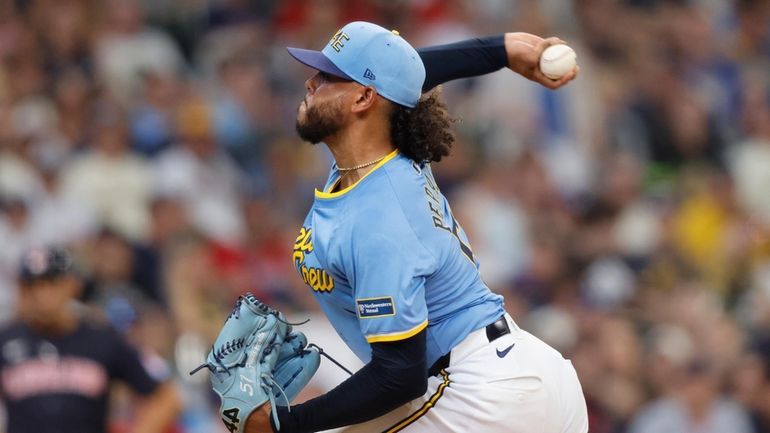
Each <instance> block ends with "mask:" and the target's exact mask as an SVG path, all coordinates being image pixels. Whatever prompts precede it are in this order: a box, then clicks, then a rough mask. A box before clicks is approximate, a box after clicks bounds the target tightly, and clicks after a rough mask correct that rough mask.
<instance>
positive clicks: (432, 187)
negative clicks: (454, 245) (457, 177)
mask: <svg viewBox="0 0 770 433" xmlns="http://www.w3.org/2000/svg"><path fill="white" fill-rule="evenodd" d="M425 195H427V196H428V209H429V210H430V213H431V215H432V217H433V225H434V226H435V227H436V228H439V229H441V230H446V231H448V232H449V233H452V234H453V235H454V236H455V237H456V238H457V241H458V242H459V243H460V250H462V252H463V254H464V255H465V257H467V258H468V260H470V261H471V263H474V264H475V260H474V258H473V251H472V250H471V246H470V245H468V243H467V242H465V241H463V238H462V236H461V235H460V231H461V230H462V227H460V223H458V222H457V220H456V219H455V217H454V215H452V211H451V210H449V212H448V213H449V219H450V220H451V222H452V225H451V227H450V226H449V225H448V224H447V223H445V222H444V215H443V213H442V212H441V211H440V209H441V204H442V201H441V199H440V197H441V191H440V190H439V189H438V185H437V184H436V180H435V179H434V178H433V174H432V173H431V172H430V171H426V172H425Z"/></svg>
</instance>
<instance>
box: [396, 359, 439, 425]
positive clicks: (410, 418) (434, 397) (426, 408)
mask: <svg viewBox="0 0 770 433" xmlns="http://www.w3.org/2000/svg"><path fill="white" fill-rule="evenodd" d="M441 377H443V378H444V381H443V382H441V384H440V385H439V386H438V389H437V390H436V392H434V393H433V395H432V396H430V398H429V399H428V401H426V402H425V403H423V405H422V407H420V408H419V409H417V410H416V411H415V412H414V413H412V414H411V415H409V416H408V417H406V418H404V419H402V420H401V421H399V422H397V423H396V424H394V425H393V426H391V427H390V428H389V429H387V430H385V431H384V432H383V433H396V432H400V431H401V430H403V429H405V428H407V427H409V426H410V425H412V424H414V422H415V421H417V420H418V419H420V417H422V416H423V415H425V414H426V413H428V411H429V410H431V408H432V407H434V406H436V402H437V401H438V399H440V398H441V396H443V395H444V390H445V389H446V388H447V387H448V386H449V383H450V382H449V373H447V372H446V370H441Z"/></svg>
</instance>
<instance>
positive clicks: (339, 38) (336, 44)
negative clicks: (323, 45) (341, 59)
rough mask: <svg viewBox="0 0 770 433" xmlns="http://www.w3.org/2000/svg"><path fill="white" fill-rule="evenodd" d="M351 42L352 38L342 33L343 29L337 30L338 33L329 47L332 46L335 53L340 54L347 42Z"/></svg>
mask: <svg viewBox="0 0 770 433" xmlns="http://www.w3.org/2000/svg"><path fill="white" fill-rule="evenodd" d="M343 39H344V41H343ZM349 40H350V36H348V35H347V34H345V33H342V29H339V30H337V33H335V34H334V36H332V38H331V40H330V41H329V45H331V46H332V48H333V49H334V51H336V52H338V53H339V52H340V50H341V49H342V47H344V46H345V41H349Z"/></svg>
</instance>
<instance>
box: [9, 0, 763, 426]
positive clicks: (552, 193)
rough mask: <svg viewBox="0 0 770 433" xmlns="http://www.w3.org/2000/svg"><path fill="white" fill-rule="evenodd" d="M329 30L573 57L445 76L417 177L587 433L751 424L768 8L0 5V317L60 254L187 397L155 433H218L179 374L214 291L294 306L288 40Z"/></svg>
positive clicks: (315, 168)
mask: <svg viewBox="0 0 770 433" xmlns="http://www.w3.org/2000/svg"><path fill="white" fill-rule="evenodd" d="M352 20H368V21H373V22H376V23H379V24H381V25H383V26H385V27H389V28H395V29H398V30H399V31H400V33H401V35H403V36H404V37H405V38H407V39H408V40H409V41H410V42H412V43H413V45H415V46H418V47H419V46H426V45H432V44H440V43H448V42H453V41H457V40H460V39H464V38H469V37H474V36H482V35H491V34H497V33H502V32H505V31H524V32H530V33H534V34H537V35H541V36H551V35H555V36H559V37H561V38H562V39H564V40H566V41H567V42H568V43H569V44H570V45H571V46H573V47H574V48H575V50H576V51H577V53H578V58H579V63H580V65H581V73H580V76H579V78H578V79H577V80H576V81H574V82H573V83H571V84H570V85H569V86H567V87H566V88H564V89H562V90H559V91H557V92H552V91H549V90H547V89H545V88H542V87H539V86H538V85H536V84H533V83H531V82H528V81H526V80H525V79H523V78H521V77H519V76H517V75H515V74H514V73H512V72H510V71H507V70H504V71H499V72H497V73H495V74H492V75H489V76H486V77H483V78H477V79H469V80H463V81H458V82H455V83H451V84H448V85H445V86H444V87H443V97H444V98H445V100H446V101H447V102H448V104H449V107H450V111H451V113H452V115H453V116H455V117H457V118H458V119H460V122H458V123H457V124H456V127H455V131H456V133H457V143H456V145H455V147H454V150H453V156H452V157H450V158H448V159H447V160H445V161H442V162H441V163H439V164H435V166H434V170H435V172H436V176H437V179H438V183H439V186H440V187H441V188H442V190H443V192H444V193H445V195H447V196H448V197H449V199H450V202H451V203H452V204H453V209H454V212H455V214H456V215H457V217H458V219H459V220H460V221H461V222H462V224H463V225H464V228H465V229H466V231H467V232H468V234H469V236H470V239H471V242H472V246H473V248H474V251H475V255H476V256H477V257H478V259H479V261H480V263H481V271H482V275H483V277H484V279H485V281H486V282H487V283H488V285H489V286H490V287H491V288H492V289H493V290H495V291H497V292H499V293H501V294H504V295H505V297H506V306H507V309H508V311H509V312H510V313H511V314H512V315H513V317H514V319H515V320H516V321H517V322H518V323H519V324H520V325H522V326H523V327H524V328H526V329H528V330H530V331H531V332H532V333H534V334H536V335H538V336H540V337H541V338H543V339H544V340H546V341H547V342H549V343H550V344H552V345H554V346H555V347H557V348H558V349H559V350H561V351H562V352H563V353H564V354H565V356H567V357H569V358H571V359H572V360H573V363H574V364H575V366H576V368H577V371H578V373H579V375H580V378H581V381H582V384H583V389H584V391H585V394H586V398H587V401H588V407H589V414H590V422H591V431H592V432H593V433H621V432H628V433H648V432H650V433H651V432H680V431H681V432H696V431H697V432H717V431H719V432H724V433H733V432H734V433H742V432H756V433H759V432H770V2H768V1H763V0H732V1H731V0H690V1H687V0H679V1H673V0H669V1H666V0H449V1H439V0H410V1H407V0H401V1H386V0H328V1H321V0H315V1H314V0H284V1H272V0H152V1H149V0H146V1H142V0H103V1H100V0H16V1H13V0H0V203H1V205H0V322H2V323H7V322H8V321H9V320H11V319H12V317H13V314H14V311H15V305H16V301H15V300H16V299H17V297H18V293H17V285H16V271H17V267H18V259H19V257H20V255H21V254H22V252H23V251H24V250H26V249H28V248H29V247H31V246H34V245H39V244H57V245H66V246H68V247H70V248H71V249H72V250H73V251H74V252H75V255H76V257H77V262H78V265H79V269H80V270H81V272H82V275H83V277H84V281H85V290H84V293H83V302H85V303H86V304H88V305H90V306H91V307H93V308H94V309H96V310H98V311H101V312H102V313H103V315H104V317H105V318H106V319H107V320H109V321H110V322H111V323H112V324H113V325H114V326H115V327H117V328H118V329H120V330H121V331H123V332H125V333H126V336H127V338H129V339H130V340H131V341H133V342H134V344H136V345H137V346H139V347H140V348H141V349H142V351H144V352H145V353H148V354H154V356H148V359H154V360H155V361H154V362H155V363H156V364H165V366H166V367H167V368H169V369H170V370H169V371H171V372H174V373H173V374H174V375H175V376H176V377H177V379H176V380H177V381H178V383H179V386H180V387H182V388H183V389H185V405H186V406H185V407H186V410H185V411H184V413H183V414H182V415H181V417H180V419H179V422H178V427H177V430H178V431H179V432H184V433H197V432H201V433H202V432H211V431H220V430H222V428H223V427H222V426H221V425H219V421H218V420H216V418H215V411H214V408H215V407H216V406H218V401H217V399H216V397H215V396H212V395H211V394H210V392H207V389H208V387H207V383H206V382H207V381H206V380H205V378H203V379H201V378H197V379H196V378H195V377H193V378H189V377H188V376H187V371H189V369H190V367H191V366H193V365H195V364H197V363H199V362H200V361H201V360H202V357H203V355H204V354H205V351H206V350H207V349H206V348H207V347H208V345H209V344H210V342H211V341H213V339H214V338H215V336H216V333H217V331H218V330H219V328H220V326H221V323H222V321H223V320H224V318H225V317H226V314H227V312H228V311H229V309H230V308H231V306H232V303H233V301H234V300H235V299H236V298H237V296H238V295H239V294H242V293H244V292H246V291H252V292H254V293H255V294H256V295H257V296H258V297H259V298H260V299H263V300H265V301H267V302H268V303H270V304H272V305H274V306H277V307H279V308H281V309H283V310H284V311H286V312H287V313H288V315H289V316H290V317H295V318H303V317H306V316H308V315H316V314H317V306H316V305H315V303H314V301H313V299H312V296H311V294H310V291H309V290H307V288H305V287H304V286H303V284H302V281H301V279H300V278H298V276H297V275H296V274H295V271H294V269H293V266H292V263H291V248H292V245H293V242H294V239H295V237H296V235H297V233H298V230H299V228H300V226H301V222H302V220H303V218H304V216H305V212H306V211H307V210H308V208H309V206H310V204H311V203H312V193H313V188H315V187H320V186H322V185H323V181H324V180H325V177H326V174H327V170H328V168H329V166H330V164H331V162H332V160H331V158H330V155H329V154H328V152H327V151H326V150H325V149H324V148H323V146H310V145H308V144H306V143H301V142H300V141H299V140H298V139H297V138H296V135H295V133H294V119H295V114H296V107H297V104H298V102H299V101H300V99H301V96H302V94H303V93H304V88H303V82H304V80H305V79H306V78H307V77H308V76H309V74H310V71H309V70H308V69H307V68H305V67H303V66H302V65H300V64H298V63H296V62H295V61H293V60H292V59H291V58H290V57H289V56H288V55H287V54H286V51H285V48H284V47H285V46H287V45H291V46H299V47H308V48H316V49H320V48H321V47H322V46H323V45H324V44H325V43H326V41H327V40H328V38H329V37H330V35H331V34H333V33H334V31H336V30H337V29H338V28H339V27H340V26H341V25H342V24H344V23H345V22H348V21H352ZM373 224H376V222H373ZM318 320H323V319H318ZM330 341H333V339H331V340H330ZM330 344H332V343H330ZM338 344H339V343H338ZM330 351H331V352H332V353H334V350H333V349H330ZM161 367H162V365H161ZM155 368H156V369H158V368H160V367H158V366H157V365H156V367H155ZM328 386H331V385H328ZM124 400H125V399H120V398H118V399H115V401H116V402H118V403H115V407H114V408H113V415H112V419H113V423H112V424H113V427H114V432H120V431H124V429H125V428H126V427H127V426H130V422H131V402H130V400H128V401H127V402H126V401H124ZM121 401H123V403H122V404H119V402H121ZM715 426H716V427H715ZM725 426H728V427H725ZM715 428H716V429H715ZM0 431H2V427H0Z"/></svg>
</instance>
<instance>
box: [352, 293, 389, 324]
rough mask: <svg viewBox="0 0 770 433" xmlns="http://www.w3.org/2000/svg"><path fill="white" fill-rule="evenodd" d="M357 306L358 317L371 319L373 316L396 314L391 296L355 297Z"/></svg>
mask: <svg viewBox="0 0 770 433" xmlns="http://www.w3.org/2000/svg"><path fill="white" fill-rule="evenodd" d="M356 305H357V306H358V317H359V318H361V319H371V318H374V317H386V316H393V315H395V314H396V306H395V305H394V304H393V298H391V297H390V296H388V297H385V298H368V299H356Z"/></svg>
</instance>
